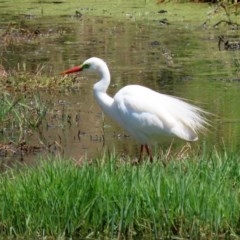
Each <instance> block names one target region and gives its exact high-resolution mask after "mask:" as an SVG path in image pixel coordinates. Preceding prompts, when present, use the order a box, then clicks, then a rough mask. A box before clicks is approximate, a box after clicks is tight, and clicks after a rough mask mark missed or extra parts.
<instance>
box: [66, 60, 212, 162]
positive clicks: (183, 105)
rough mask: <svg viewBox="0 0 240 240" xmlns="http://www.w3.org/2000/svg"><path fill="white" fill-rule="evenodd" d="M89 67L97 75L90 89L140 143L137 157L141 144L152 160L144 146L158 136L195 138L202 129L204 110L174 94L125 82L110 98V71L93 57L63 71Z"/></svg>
mask: <svg viewBox="0 0 240 240" xmlns="http://www.w3.org/2000/svg"><path fill="white" fill-rule="evenodd" d="M83 70H89V71H94V72H96V73H98V74H99V76H100V80H99V81H98V82H97V83H95V84H94V87H93V92H94V97H95V99H96V101H97V102H98V104H99V106H100V107H101V109H102V110H103V112H104V113H105V114H106V115H108V116H110V117H111V118H112V119H113V120H115V121H116V122H117V123H118V124H119V125H120V126H122V127H123V128H124V129H125V130H126V131H127V132H129V133H130V134H131V135H132V136H133V137H134V138H135V139H136V140H137V141H138V142H139V143H140V144H141V152H140V160H141V156H142V152H143V149H144V147H145V149H146V151H147V153H148V155H149V157H150V160H152V156H151V153H150V151H149V148H148V145H149V144H153V143H155V142H157V141H158V140H159V137H160V135H167V136H173V137H178V138H181V139H183V140H186V141H196V140H198V135H197V134H198V132H200V131H203V130H204V129H205V125H206V124H207V121H206V119H205V117H204V115H205V114H204V113H205V112H204V111H203V110H202V109H201V108H198V107H196V106H194V105H191V104H189V103H187V102H185V101H183V100H180V99H178V98H176V97H173V96H170V95H166V94H161V93H158V92H156V91H153V90H151V89H149V88H146V87H143V86H139V85H128V86H126V87H123V88H122V89H120V90H119V91H118V92H117V93H116V94H115V96H114V97H113V98H112V97H110V96H109V95H108V94H107V93H106V91H107V89H108V87H109V84H110V72H109V69H108V67H107V65H106V63H105V62H104V61H103V60H102V59H100V58H96V57H92V58H89V59H87V60H86V61H85V62H84V63H83V64H82V65H80V66H77V67H73V68H71V69H69V70H66V71H64V72H63V74H69V73H73V72H78V71H83Z"/></svg>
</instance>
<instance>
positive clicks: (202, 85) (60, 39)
mask: <svg viewBox="0 0 240 240" xmlns="http://www.w3.org/2000/svg"><path fill="white" fill-rule="evenodd" d="M34 21H35V20H34V19H30V20H28V22H27V24H29V25H31V24H32V23H33V24H35V22H34ZM37 21H38V26H39V28H38V29H39V31H40V33H39V34H37V36H36V37H35V38H33V39H25V40H23V41H22V42H21V43H20V44H19V43H15V42H14V39H13V41H12V42H11V43H10V44H8V45H7V46H4V48H3V46H1V49H2V50H1V55H2V59H4V60H3V62H2V64H3V65H5V67H6V68H9V69H10V68H11V70H14V69H18V68H20V69H21V68H23V66H24V69H25V70H26V71H36V69H39V66H42V65H43V66H44V67H43V70H42V71H43V72H45V73H46V74H48V75H49V76H53V75H56V76H57V77H58V73H59V72H61V71H62V70H63V69H66V68H68V67H71V66H73V65H77V64H80V63H81V62H82V61H83V60H84V59H87V58H89V57H92V56H97V57H100V58H103V59H105V60H106V61H107V62H108V65H109V68H110V71H111V74H112V84H111V86H110V89H109V94H110V95H114V93H115V92H117V91H118V90H119V89H120V88H121V87H123V86H125V85H127V84H140V85H144V86H147V87H149V88H152V89H154V90H156V91H161V92H162V93H167V94H172V95H175V96H179V97H182V98H185V99H191V100H192V101H193V103H195V104H197V105H198V106H200V107H202V108H204V109H206V110H207V111H209V112H212V113H214V114H216V116H217V117H218V119H221V120H216V117H213V116H212V117H211V118H212V120H213V128H212V129H211V130H210V133H209V134H208V135H207V136H202V138H201V137H200V139H202V140H200V142H201V141H207V142H209V143H210V144H209V146H210V148H211V146H212V144H214V145H217V144H220V145H221V144H222V141H223V142H224V143H225V144H226V145H229V146H236V147H237V142H238V141H237V139H239V133H240V129H239V128H240V127H239V126H240V125H239V123H238V121H239V118H240V110H239V107H238V106H239V104H240V102H239V101H240V100H239V99H240V98H239V97H238V96H239V93H238V92H239V84H238V82H233V83H231V82H227V81H226V79H232V78H235V77H234V74H235V73H234V72H233V68H234V66H233V64H231V61H233V58H234V55H233V54H234V53H228V55H227V54H226V53H224V52H219V51H218V49H217V45H216V43H215V42H213V41H210V40H208V41H206V40H205V39H210V37H209V35H211V36H212V35H216V36H217V35H218V34H217V33H215V32H214V31H216V30H214V29H213V30H208V31H203V30H202V29H198V28H192V29H185V28H184V27H183V26H181V23H179V24H175V25H174V24H171V25H167V26H159V25H157V24H156V23H146V24H143V23H137V22H132V21H130V20H126V21H121V22H120V21H114V20H112V19H110V18H103V17H101V18H100V17H87V16H82V17H81V18H80V19H69V18H63V17H62V18H59V19H47V20H46V19H38V20H37ZM70 23H71V24H70ZM210 31H211V32H210ZM211 38H212V37H211ZM209 53H211V54H209ZM230 54H232V55H230ZM59 79H60V76H59ZM77 79H79V80H80V84H79V88H78V89H77V91H73V92H68V91H64V93H59V94H55V95H54V96H51V95H49V94H47V93H42V94H43V98H45V99H51V101H52V102H53V104H54V107H53V109H52V110H51V111H50V112H49V113H48V119H47V120H46V122H44V123H43V125H42V127H41V134H40V135H39V136H35V137H33V136H29V139H30V140H29V141H33V140H32V139H35V140H36V139H37V140H39V138H41V141H42V144H45V145H49V144H52V143H56V144H58V145H59V149H58V150H60V152H61V153H63V154H64V155H66V156H71V157H74V158H76V159H79V158H82V157H83V156H85V154H87V155H88V156H96V155H97V154H101V153H102V150H103V149H104V148H105V147H106V148H109V149H111V150H112V149H113V148H116V151H117V152H118V153H122V152H124V153H125V152H127V153H131V154H132V155H135V154H136V152H137V144H136V143H135V142H134V141H133V140H132V138H131V137H129V136H128V134H127V133H125V132H123V130H122V129H120V128H118V127H117V126H116V125H115V124H114V123H113V122H111V120H109V119H107V118H104V117H103V115H102V113H101V110H100V109H99V107H98V106H97V104H96V103H95V102H94V99H93V96H92V85H93V83H94V81H95V80H96V79H97V77H96V76H93V75H89V76H87V77H84V78H83V77H81V76H78V77H77ZM221 80H224V81H221ZM37 140H36V141H37ZM171 141H172V140H171V139H163V141H162V142H161V143H160V146H162V147H163V148H167V146H169V145H170V143H171ZM179 144H180V145H183V144H184V143H183V142H181V141H176V142H175V145H174V146H176V147H178V146H179Z"/></svg>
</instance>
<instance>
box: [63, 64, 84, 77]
mask: <svg viewBox="0 0 240 240" xmlns="http://www.w3.org/2000/svg"><path fill="white" fill-rule="evenodd" d="M80 71H82V66H76V67H72V68H69V69H67V70H65V71H64V72H62V73H61V75H64V74H70V73H75V72H80Z"/></svg>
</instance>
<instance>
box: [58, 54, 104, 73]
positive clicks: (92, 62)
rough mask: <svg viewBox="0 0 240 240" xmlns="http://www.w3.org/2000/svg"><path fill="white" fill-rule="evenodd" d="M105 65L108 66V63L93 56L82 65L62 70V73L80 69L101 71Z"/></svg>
mask: <svg viewBox="0 0 240 240" xmlns="http://www.w3.org/2000/svg"><path fill="white" fill-rule="evenodd" d="M103 66H107V65H106V63H105V62H104V61H103V60H102V59H100V58H97V57H92V58H89V59H87V60H86V61H85V62H84V63H83V64H81V65H80V66H75V67H72V68H70V69H67V70H66V71H64V72H62V73H61V74H63V75H64V74H70V73H75V72H80V71H85V70H87V71H94V72H100V71H101V69H102V68H103Z"/></svg>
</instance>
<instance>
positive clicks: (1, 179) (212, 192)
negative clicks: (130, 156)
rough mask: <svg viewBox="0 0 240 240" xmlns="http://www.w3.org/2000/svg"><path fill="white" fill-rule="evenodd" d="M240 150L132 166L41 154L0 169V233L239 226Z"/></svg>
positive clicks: (230, 232)
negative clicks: (24, 163) (32, 161)
mask: <svg viewBox="0 0 240 240" xmlns="http://www.w3.org/2000/svg"><path fill="white" fill-rule="evenodd" d="M239 179H240V169H239V155H238V154H237V153H228V152H222V153H217V152H214V153H212V154H209V155H206V154H202V155H201V156H198V157H196V156H195V157H191V158H189V159H184V160H174V159H171V160H170V161H169V162H168V163H167V164H166V165H164V164H162V161H160V160H157V161H155V162H154V163H153V164H150V163H148V162H144V163H143V164H141V165H137V166H133V165H132V164H131V163H129V162H120V161H119V160H118V157H117V156H103V157H102V158H99V159H97V160H94V161H93V162H92V163H91V164H89V163H87V162H86V163H83V164H81V165H76V164H75V163H74V162H72V161H70V160H62V159H61V160H60V159H52V158H49V159H48V160H42V161H41V162H40V164H38V165H37V166H32V167H30V166H23V167H21V169H20V170H16V169H9V170H8V171H6V172H4V173H2V174H1V176H0V189H1V191H0V218H1V222H0V231H1V232H0V234H1V235H2V236H4V235H7V236H17V237H20V236H21V237H33V236H34V237H43V236H48V237H54V238H56V237H65V236H68V237H76V238H82V239H85V238H87V237H89V238H90V239H96V238H100V237H109V238H110V239H113V238H120V237H128V238H130V239H131V238H133V237H134V236H138V237H146V239H149V238H158V239H159V238H165V239H166V238H167V237H169V238H170V237H173V236H178V237H184V238H187V237H189V236H190V237H191V239H200V238H204V239H214V238H224V239H226V238H231V239H233V238H234V237H236V236H237V235H238V234H239V230H240V229H239V227H240V223H239V216H240V215H239V213H240V202H239V196H240V195H239V190H240V188H239V185H240V181H239Z"/></svg>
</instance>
